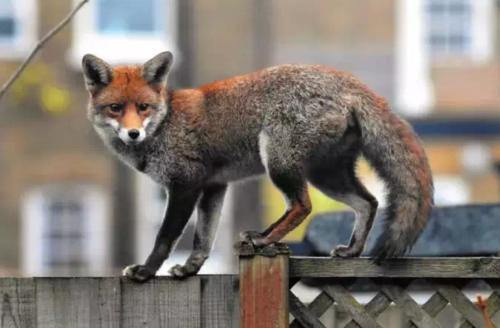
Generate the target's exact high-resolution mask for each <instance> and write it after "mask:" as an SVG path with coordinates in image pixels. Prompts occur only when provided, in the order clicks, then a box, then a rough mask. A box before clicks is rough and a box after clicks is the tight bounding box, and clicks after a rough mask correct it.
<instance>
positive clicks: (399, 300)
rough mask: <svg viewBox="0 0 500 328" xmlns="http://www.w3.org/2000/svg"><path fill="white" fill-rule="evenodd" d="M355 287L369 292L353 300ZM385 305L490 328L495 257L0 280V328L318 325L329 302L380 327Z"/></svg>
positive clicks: (437, 322) (497, 278)
mask: <svg viewBox="0 0 500 328" xmlns="http://www.w3.org/2000/svg"><path fill="white" fill-rule="evenodd" d="M359 278H361V279H359ZM360 281H362V283H360ZM478 281H480V282H481V284H482V285H481V286H482V287H485V286H486V288H487V289H488V295H487V296H486V297H487V300H486V305H485V310H484V311H483V312H482V311H481V308H480V307H479V306H478V305H477V304H475V303H474V299H471V296H470V295H466V293H464V287H466V286H468V284H470V283H471V282H475V283H477V282H478ZM304 284H306V285H312V286H314V287H315V288H317V289H319V292H318V294H317V295H316V296H315V297H314V298H313V299H310V300H306V301H304V298H303V295H302V294H301V293H300V292H297V286H298V285H304ZM294 286H295V287H294ZM424 290H425V293H427V294H428V297H427V298H426V299H425V300H423V301H422V299H417V298H416V296H415V295H416V294H415V291H420V292H421V291H424ZM360 292H361V293H364V294H363V295H365V294H366V293H369V294H370V293H371V295H372V296H373V297H371V298H370V299H366V301H365V302H362V301H360V300H359V294H360ZM417 294H418V293H417ZM420 294H422V293H420ZM420 294H419V295H420ZM240 304H241V306H240ZM395 308H396V309H398V310H399V311H400V312H401V313H402V319H401V324H400V325H391V326H390V327H399V326H401V327H425V328H427V327H441V328H444V327H448V326H450V325H448V326H447V325H446V324H443V320H442V319H443V318H442V317H443V315H442V311H450V308H452V309H453V310H452V312H453V313H454V315H455V316H456V317H457V318H458V319H459V325H458V326H459V327H481V328H490V327H495V326H494V324H495V320H493V323H487V320H489V319H490V318H493V317H495V315H496V314H498V315H497V316H496V317H500V258H405V259H394V260H390V261H387V262H386V263H385V264H384V265H382V266H377V265H375V264H374V263H372V262H371V261H370V260H369V259H367V258H357V259H330V258H309V257H289V254H288V252H287V251H286V249H283V248H279V249H271V251H269V250H267V251H263V252H253V251H248V250H244V251H242V252H241V253H240V275H239V276H237V275H199V276H196V277H192V278H189V279H186V280H183V281H178V280H172V279H170V278H168V277H160V278H156V279H154V280H152V281H150V282H148V283H146V284H135V283H132V282H129V281H128V280H126V279H124V278H116V277H106V278H83V277H82V278H0V328H7V327H9V328H11V327H15V328H25V327H26V328H31V327H61V328H62V327H64V328H67V327H92V328H94V327H98V328H100V327H134V328H136V327H151V328H157V327H158V328H160V327H169V328H172V327H183V328H184V327H186V328H190V327H203V328H205V327H208V328H211V327H217V328H224V327H242V328H247V327H256V328H267V327H288V326H290V327H326V326H328V325H327V324H326V323H325V322H324V320H323V318H322V315H323V314H324V313H328V312H327V311H331V310H332V309H335V311H341V312H342V313H343V323H342V325H339V327H348V328H357V327H386V326H384V324H385V323H384V320H382V319H381V318H383V317H384V316H385V314H384V313H388V312H389V311H392V310H394V309H395ZM443 313H444V312H443ZM450 313H451V312H450ZM496 324H498V322H497V323H496ZM335 327H337V326H335ZM387 327H389V326H387ZM450 327H451V326H450ZM499 327H500V326H499Z"/></svg>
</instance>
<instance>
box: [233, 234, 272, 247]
mask: <svg viewBox="0 0 500 328" xmlns="http://www.w3.org/2000/svg"><path fill="white" fill-rule="evenodd" d="M240 240H241V242H246V243H250V244H252V245H253V246H254V247H257V248H261V247H265V246H267V245H269V244H272V242H271V241H269V240H268V239H267V238H266V237H264V235H263V234H261V233H260V232H257V231H245V232H242V233H240Z"/></svg>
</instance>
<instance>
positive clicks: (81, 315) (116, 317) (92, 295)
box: [35, 278, 120, 328]
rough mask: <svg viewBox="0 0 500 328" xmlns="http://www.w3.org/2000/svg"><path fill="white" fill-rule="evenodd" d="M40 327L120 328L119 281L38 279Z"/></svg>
mask: <svg viewBox="0 0 500 328" xmlns="http://www.w3.org/2000/svg"><path fill="white" fill-rule="evenodd" d="M35 282H36V300H37V302H36V303H37V323H38V325H37V327H38V328H43V327H47V328H49V327H50V328H52V327H55V328H66V327H72V328H73V327H75V328H80V327H81V328H94V327H100V328H101V327H102V328H104V327H106V328H108V327H109V328H118V327H119V323H120V281H119V279H118V278H36V279H35Z"/></svg>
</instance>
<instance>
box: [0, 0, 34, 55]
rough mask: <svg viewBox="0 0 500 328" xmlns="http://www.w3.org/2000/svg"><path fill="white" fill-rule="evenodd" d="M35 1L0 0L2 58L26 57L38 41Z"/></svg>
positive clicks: (0, 49) (0, 52) (0, 45)
mask: <svg viewBox="0 0 500 328" xmlns="http://www.w3.org/2000/svg"><path fill="white" fill-rule="evenodd" d="M35 18H36V15H35V1H34V0H0V57H2V58H10V57H12V58H16V57H22V56H24V55H26V53H27V52H28V51H29V50H30V48H31V47H32V46H33V45H34V43H35V39H36V32H35V27H36V20H35Z"/></svg>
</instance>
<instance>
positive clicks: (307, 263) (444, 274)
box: [290, 257, 500, 278]
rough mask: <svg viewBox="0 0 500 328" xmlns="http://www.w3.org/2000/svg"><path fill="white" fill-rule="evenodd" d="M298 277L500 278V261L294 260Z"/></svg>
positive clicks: (292, 269) (292, 268) (292, 266)
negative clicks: (381, 262) (375, 261)
mask: <svg viewBox="0 0 500 328" xmlns="http://www.w3.org/2000/svg"><path fill="white" fill-rule="evenodd" d="M290 277H292V278H296V277H301V278H335V277H337V278H338V277H344V278H349V277H357V278H375V277H380V278H499V277H500V258H498V257H477V258H458V257H454V258H437V257H436V258H399V259H390V260H386V261H384V262H383V264H382V265H377V264H375V263H373V261H372V260H371V259H370V258H352V259H339V258H329V257H321V258H318V257H316V258H312V257H291V258H290Z"/></svg>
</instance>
